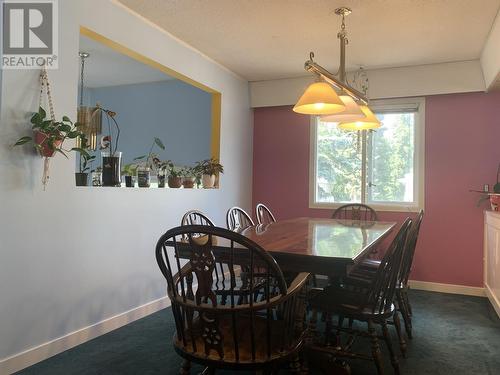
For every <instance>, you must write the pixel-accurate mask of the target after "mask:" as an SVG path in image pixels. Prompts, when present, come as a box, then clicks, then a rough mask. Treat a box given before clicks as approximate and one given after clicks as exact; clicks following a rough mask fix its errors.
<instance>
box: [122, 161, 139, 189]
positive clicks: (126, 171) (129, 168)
mask: <svg viewBox="0 0 500 375" xmlns="http://www.w3.org/2000/svg"><path fill="white" fill-rule="evenodd" d="M136 173H137V164H134V163H130V164H126V165H125V166H124V167H123V171H122V174H123V175H124V176H125V186H126V187H134V185H135V175H136Z"/></svg>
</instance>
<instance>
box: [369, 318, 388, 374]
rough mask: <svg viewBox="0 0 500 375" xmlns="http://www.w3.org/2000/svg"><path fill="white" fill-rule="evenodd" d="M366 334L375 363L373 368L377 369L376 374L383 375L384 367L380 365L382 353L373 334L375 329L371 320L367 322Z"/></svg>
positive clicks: (375, 335) (375, 334)
mask: <svg viewBox="0 0 500 375" xmlns="http://www.w3.org/2000/svg"><path fill="white" fill-rule="evenodd" d="M368 333H369V334H370V341H371V347H372V348H371V349H372V357H373V361H374V362H375V366H376V367H377V374H378V375H383V374H384V366H383V364H382V353H381V351H380V346H379V344H378V338H377V333H376V332H375V328H374V327H373V322H372V321H371V320H369V321H368Z"/></svg>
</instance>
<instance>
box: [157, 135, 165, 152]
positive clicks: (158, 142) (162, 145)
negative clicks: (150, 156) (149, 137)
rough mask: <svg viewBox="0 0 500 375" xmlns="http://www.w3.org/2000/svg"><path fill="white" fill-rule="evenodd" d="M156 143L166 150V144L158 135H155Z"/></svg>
mask: <svg viewBox="0 0 500 375" xmlns="http://www.w3.org/2000/svg"><path fill="white" fill-rule="evenodd" d="M155 143H156V145H157V146H158V147H159V148H161V149H162V150H165V145H164V144H163V142H162V141H161V139H160V138H156V137H155Z"/></svg>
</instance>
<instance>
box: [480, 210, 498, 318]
mask: <svg viewBox="0 0 500 375" xmlns="http://www.w3.org/2000/svg"><path fill="white" fill-rule="evenodd" d="M484 287H485V290H486V295H487V296H488V298H489V300H490V301H491V304H492V305H493V307H494V308H495V310H496V312H497V314H498V315H499V316H500V213H499V212H494V211H485V213H484Z"/></svg>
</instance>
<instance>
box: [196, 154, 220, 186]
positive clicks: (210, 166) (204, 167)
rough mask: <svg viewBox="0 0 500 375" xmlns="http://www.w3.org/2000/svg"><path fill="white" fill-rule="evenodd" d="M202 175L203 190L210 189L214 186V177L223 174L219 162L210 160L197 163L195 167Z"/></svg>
mask: <svg viewBox="0 0 500 375" xmlns="http://www.w3.org/2000/svg"><path fill="white" fill-rule="evenodd" d="M195 168H196V169H197V170H198V171H199V172H200V173H201V175H202V177H201V182H202V185H203V188H204V189H211V188H213V187H214V185H215V180H216V177H218V176H219V174H220V173H224V167H223V166H222V164H220V163H219V160H217V159H214V158H211V159H206V160H203V161H201V162H198V163H197V165H196V167H195Z"/></svg>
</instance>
